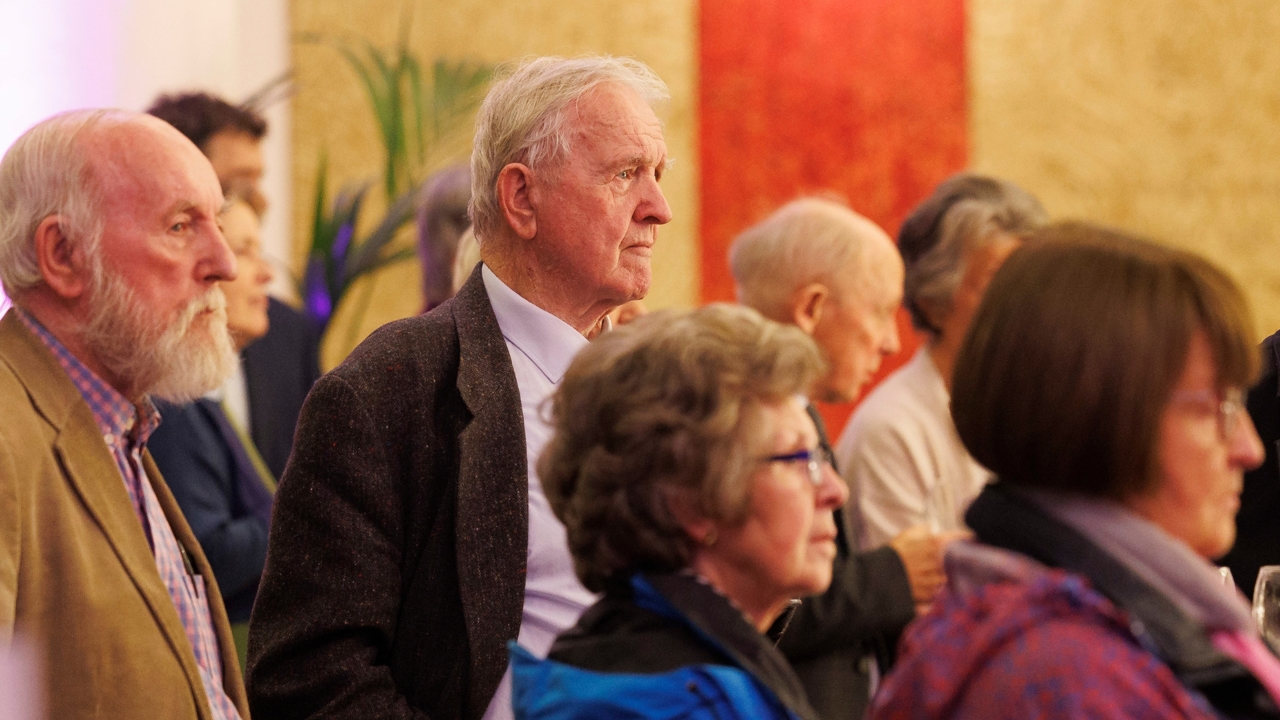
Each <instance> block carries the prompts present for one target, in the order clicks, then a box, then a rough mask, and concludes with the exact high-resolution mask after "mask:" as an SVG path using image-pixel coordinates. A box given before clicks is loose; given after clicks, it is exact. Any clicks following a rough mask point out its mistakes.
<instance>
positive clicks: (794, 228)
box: [729, 198, 903, 402]
mask: <svg viewBox="0 0 1280 720" xmlns="http://www.w3.org/2000/svg"><path fill="white" fill-rule="evenodd" d="M729 264H730V267H731V269H732V271H733V277H734V280H735V282H736V284H737V290H738V301H739V302H741V303H743V304H744V305H748V306H750V307H752V308H755V309H756V310H758V311H759V312H760V313H761V314H763V315H765V316H766V317H768V318H770V319H772V320H775V321H778V322H786V323H791V324H794V325H797V326H799V327H800V329H802V330H804V331H805V332H806V333H808V334H810V335H811V336H813V338H814V340H815V341H817V343H818V345H819V347H820V348H821V349H822V350H823V353H824V355H825V356H826V359H827V363H828V373H827V375H826V377H825V378H824V379H823V380H822V381H820V382H819V383H818V387H817V394H818V398H819V399H822V400H825V401H829V402H844V401H848V400H853V399H854V398H856V397H857V394H858V392H859V391H860V390H861V388H862V386H863V385H864V384H865V383H866V381H867V380H868V379H870V377H871V375H872V374H873V373H874V372H875V371H876V370H877V369H879V367H880V361H881V360H882V358H883V357H884V356H886V355H890V354H892V353H895V352H897V351H898V349H899V342H898V332H897V324H896V322H895V319H894V317H895V313H896V311H897V309H898V306H899V305H900V304H901V302H902V278H903V269H902V259H901V257H900V256H899V255H898V251H897V248H896V247H895V246H894V244H893V241H892V240H890V239H889V236H888V235H886V234H885V232H884V231H883V230H881V229H880V227H879V226H877V225H876V224H875V223H873V222H871V221H870V220H868V219H867V218H865V217H863V216H861V215H859V214H858V213H856V212H854V211H852V210H850V209H849V208H848V207H846V206H844V205H841V204H840V203H837V202H833V201H831V200H824V199H819V198H802V199H799V200H794V201H792V202H790V203H787V204H786V205H784V206H783V207H781V208H779V209H778V210H777V211H776V212H774V213H773V214H772V215H770V216H769V217H768V218H766V219H765V220H763V221H761V222H760V223H758V224H756V225H754V226H752V227H750V228H748V229H747V230H745V231H744V232H743V233H742V234H741V235H739V236H738V237H737V239H736V240H734V243H733V246H732V247H731V248H730V250H729Z"/></svg>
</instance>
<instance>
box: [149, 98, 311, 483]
mask: <svg viewBox="0 0 1280 720" xmlns="http://www.w3.org/2000/svg"><path fill="white" fill-rule="evenodd" d="M147 112H148V113H149V114H151V115H154V116H156V117H158V118H160V119H161V120H164V121H165V122H167V123H169V124H170V125H173V126H174V127H175V128H177V129H178V131H179V132H181V133H182V134H183V135H186V136H187V138H188V139H189V140H191V142H193V143H195V144H196V147H198V148H200V151H201V152H203V153H204V154H205V156H206V157H208V158H209V162H210V163H211V164H212V165H213V169H214V171H215V172H217V174H218V180H219V182H220V183H221V184H222V191H223V193H224V194H225V195H226V196H228V197H230V196H233V195H234V196H237V197H242V198H245V199H246V200H247V201H248V202H249V204H250V205H251V206H253V208H254V210H255V211H257V213H258V216H259V217H261V216H262V214H263V213H264V212H265V211H266V208H267V199H266V198H265V197H263V195H262V190H261V187H260V184H261V181H262V173H263V162H262V147H261V144H262V138H263V137H264V136H265V135H266V133H267V121H266V120H265V119H264V118H263V117H262V116H261V115H259V114H258V113H257V112H256V111H254V110H253V109H252V108H246V107H242V106H236V105H232V104H231V103H228V102H227V101H226V100H223V99H221V98H218V97H215V96H213V95H209V94H207V93H198V92H193V93H180V94H173V95H162V96H160V97H159V98H157V99H156V101H155V103H154V104H152V106H151V107H150V108H149V109H148V110H147ZM267 319H268V324H269V329H268V330H267V333H266V334H265V335H263V336H262V337H261V338H259V339H258V340H257V341H256V342H252V343H249V344H248V345H245V346H244V348H243V349H242V351H241V353H240V364H239V365H238V366H237V368H236V371H235V374H234V375H233V376H232V378H231V381H230V382H229V383H228V386H227V387H226V388H225V391H224V392H225V395H224V398H223V405H224V407H225V409H226V411H227V415H228V417H229V418H230V419H231V421H232V422H234V423H235V424H236V426H237V427H238V428H239V429H241V430H242V431H244V432H246V433H247V434H248V435H249V437H250V438H252V440H253V444H254V446H255V447H256V448H257V450H258V454H259V455H260V456H261V457H262V460H263V461H264V462H265V463H266V465H267V469H268V470H270V471H271V474H272V475H273V476H274V477H277V478H278V477H280V476H281V475H282V474H283V473H284V467H285V463H286V462H288V460H289V454H290V452H292V450H293V434H294V429H295V427H296V426H297V424H298V414H299V413H300V412H301V411H302V401H303V400H305V399H306V397H307V392H308V391H310V390H311V386H312V385H313V384H314V383H315V381H316V379H317V378H319V377H320V338H319V336H318V334H317V333H316V330H315V327H314V326H313V325H312V324H311V322H310V321H309V320H307V318H306V317H305V316H304V315H303V314H302V313H300V312H298V311H297V310H295V309H293V308H292V307H290V306H289V305H288V304H286V303H284V302H281V301H280V300H277V299H276V298H272V297H269V298H268V299H267Z"/></svg>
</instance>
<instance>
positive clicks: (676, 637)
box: [512, 305, 848, 720]
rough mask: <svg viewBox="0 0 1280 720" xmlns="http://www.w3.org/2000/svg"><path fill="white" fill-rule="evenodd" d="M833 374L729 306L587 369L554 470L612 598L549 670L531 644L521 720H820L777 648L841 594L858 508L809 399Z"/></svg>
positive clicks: (614, 343)
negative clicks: (813, 606)
mask: <svg viewBox="0 0 1280 720" xmlns="http://www.w3.org/2000/svg"><path fill="white" fill-rule="evenodd" d="M822 367H823V364H822V360H821V358H820V356H819V353H818V350H817V348H816V346H815V345H814V344H813V342H812V341H811V340H809V338H808V337H806V336H805V335H804V334H803V333H802V332H800V331H799V330H798V329H796V328H792V327H786V326H783V325H779V324H777V323H773V322H770V321H768V320H765V319H764V318H762V317H761V316H760V315H759V314H757V313H756V312H755V311H753V310H749V309H747V308H742V307H737V306H728V305H712V306H709V307H706V308H702V309H700V310H695V311H692V312H662V313H655V314H653V315H649V316H646V317H642V318H640V319H638V320H636V321H635V322H634V323H633V324H631V325H628V326H626V327H624V328H620V329H617V330H614V331H612V332H609V333H606V334H604V335H602V336H601V337H600V338H599V339H597V340H596V341H595V342H593V343H592V344H591V345H590V346H589V347H588V348H586V349H585V350H584V351H583V352H582V353H581V354H580V355H579V356H578V357H577V358H576V359H575V360H574V362H573V364H572V365H571V366H570V368H569V371H568V373H567V374H566V375H565V378H564V380H563V382H562V383H561V385H560V389H559V391H558V392H557V393H556V396H555V399H554V405H553V408H552V416H553V418H552V419H553V422H554V425H555V431H556V434H555V437H554V438H553V439H552V441H551V442H550V443H549V444H548V446H547V449H546V451H545V453H544V454H543V456H542V458H541V460H540V462H539V465H538V470H539V475H540V477H541V480H542V484H543V487H544V489H545V491H546V495H547V499H548V501H549V502H550V503H551V506H552V509H553V510H554V511H555V513H556V516H557V517H558V518H560V520H561V521H562V522H563V523H564V524H565V527H566V529H567V531H568V541H569V549H570V552H571V553H572V554H573V558H574V564H575V568H576V570H577V573H578V576H579V577H580V578H581V580H582V582H583V584H584V585H585V586H586V587H587V588H588V589H590V590H593V591H595V592H600V593H603V596H602V598H601V600H600V601H599V602H598V603H596V604H595V605H594V606H593V607H592V608H591V609H589V610H588V611H587V612H586V613H585V614H584V615H583V616H582V618H581V620H580V621H579V623H578V625H577V627H575V628H573V629H571V630H569V631H568V632H566V633H564V634H562V635H561V636H560V637H559V639H557V641H556V644H555V645H554V646H553V647H552V649H551V653H550V655H549V657H548V659H547V660H542V661H540V660H537V659H536V658H534V657H533V656H532V655H530V654H529V653H527V652H525V651H524V650H523V649H521V648H519V647H518V646H513V648H512V667H513V677H514V686H515V690H514V705H515V708H516V711H517V717H522V718H555V719H557V720H559V719H561V718H589V717H590V718H594V717H617V716H626V717H690V718H702V717H706V718H738V717H741V718H748V717H750V718H813V717H816V714H815V712H814V711H813V709H812V708H811V707H810V706H809V703H808V701H807V700H806V699H805V695H804V691H803V689H802V687H801V686H800V683H799V681H798V680H797V679H796V677H795V675H794V673H793V672H792V671H791V668H790V666H788V665H787V662H786V660H785V659H784V658H783V657H782V655H781V654H780V653H779V652H778V651H777V649H776V648H774V646H773V642H772V641H770V640H769V639H767V638H766V637H765V636H764V635H763V634H762V633H764V632H765V631H766V630H767V629H768V628H769V627H770V626H771V625H772V624H773V623H774V621H775V620H776V619H777V618H778V617H779V616H780V615H781V614H782V613H783V612H784V610H786V609H787V607H788V606H789V604H790V603H791V601H792V600H793V599H794V598H798V597H802V596H805V595H812V594H815V593H819V592H821V591H823V590H825V589H826V587H827V585H828V584H829V583H830V581H831V562H832V559H833V558H834V556H835V537H836V526H835V522H834V519H833V516H832V511H833V510H834V509H835V508H836V507H839V506H840V505H842V504H843V503H844V501H845V500H846V499H847V497H848V491H847V489H846V488H845V486H844V483H843V482H842V481H841V480H840V478H839V476H838V475H837V474H836V473H835V472H834V470H832V468H831V465H830V463H829V462H828V458H826V457H824V456H823V454H822V452H821V450H820V449H819V443H818V435H817V431H816V429H815V428H814V425H813V422H812V421H811V420H810V418H809V416H808V414H807V413H806V412H805V401H804V399H803V396H802V394H803V393H805V392H806V391H808V389H809V387H810V385H811V384H812V382H813V381H814V380H815V379H817V378H818V376H819V375H820V373H821V371H822Z"/></svg>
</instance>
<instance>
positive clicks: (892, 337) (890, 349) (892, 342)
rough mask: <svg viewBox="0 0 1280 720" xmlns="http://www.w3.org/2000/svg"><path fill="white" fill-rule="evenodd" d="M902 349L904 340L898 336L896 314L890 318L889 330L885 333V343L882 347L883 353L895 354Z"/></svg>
mask: <svg viewBox="0 0 1280 720" xmlns="http://www.w3.org/2000/svg"><path fill="white" fill-rule="evenodd" d="M901 349H902V342H901V340H900V339H899V338H898V318H897V316H896V313H895V316H894V317H892V318H890V320H889V332H887V333H885V337H884V343H883V345H881V347H880V353H881V354H882V355H893V354H894V353H896V352H898V351H899V350H901Z"/></svg>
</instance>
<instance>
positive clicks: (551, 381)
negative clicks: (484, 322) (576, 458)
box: [481, 267, 596, 720]
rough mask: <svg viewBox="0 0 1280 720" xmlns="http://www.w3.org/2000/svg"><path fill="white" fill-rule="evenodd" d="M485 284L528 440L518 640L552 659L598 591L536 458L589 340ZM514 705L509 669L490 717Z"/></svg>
mask: <svg viewBox="0 0 1280 720" xmlns="http://www.w3.org/2000/svg"><path fill="white" fill-rule="evenodd" d="M481 275H482V277H483V279H484V289H485V292H486V293H488V295H489V303H490V304H491V305H492V306H493V314H494V315H495V316H496V317H497V318H498V327H499V328H500V329H501V330H502V338H503V339H504V340H505V341H506V343H507V351H508V352H509V353H510V354H511V367H512V368H513V369H514V370H515V375H516V385H517V386H518V387H519V388H520V407H521V409H522V410H523V412H524V443H525V448H526V450H527V452H528V458H527V459H528V467H529V550H528V553H529V557H528V563H529V565H528V574H527V575H526V576H525V584H524V615H523V617H522V619H521V621H520V638H519V642H520V645H521V646H523V647H524V648H525V649H527V650H528V651H529V652H531V653H533V654H535V655H537V656H538V657H540V658H541V657H546V654H547V652H548V651H549V650H551V644H552V643H553V642H554V641H555V639H556V636H557V635H559V634H560V633H562V632H564V631H565V630H568V629H569V628H571V627H573V625H574V623H576V622H578V616H579V615H581V614H582V612H583V611H584V610H586V609H587V608H588V607H590V606H591V605H592V604H593V603H594V602H595V601H596V596H595V595H594V594H592V593H591V592H589V591H588V590H587V589H586V588H584V587H583V586H582V583H581V582H579V581H578V576H577V575H576V574H574V572H573V558H572V556H570V555H569V545H568V541H567V539H566V537H565V529H564V525H562V524H560V521H559V520H557V519H556V516H555V514H554V513H552V512H551V506H550V505H549V504H548V503H547V496H546V494H544V493H543V491H542V483H540V482H539V481H538V473H537V466H538V456H539V455H541V454H542V448H543V447H545V446H546V444H547V441H548V440H550V439H551V435H552V431H553V429H552V427H551V422H550V417H549V412H550V402H549V398H550V397H551V395H552V393H554V392H555V389H556V386H558V385H559V384H560V380H561V379H562V378H563V377H564V373H565V370H567V369H568V368H569V362H570V361H571V360H573V356H574V355H576V354H577V353H578V351H579V350H581V349H582V348H583V347H586V345H587V339H586V338H585V337H583V336H582V334H581V333H579V332H578V331H577V330H574V329H573V328H572V327H570V326H569V325H568V324H567V323H565V322H564V321H563V320H561V319H559V318H557V317H556V316H554V315H552V314H551V313H549V312H547V311H545V310H543V309H542V308H539V307H538V306H536V305H534V304H533V303H531V302H529V301H528V300H525V299H524V298H522V297H520V296H519V295H517V294H516V293H515V291H513V290H512V289H511V288H509V287H507V286H506V284H504V283H503V282H502V281H501V280H499V279H498V277H497V276H496V275H494V274H493V273H492V272H491V271H490V270H489V268H488V267H484V268H482V269H481ZM514 717H515V715H514V713H513V712H512V710H511V670H510V668H508V670H507V674H506V675H504V676H503V678H502V683H501V684H500V685H499V686H498V692H497V693H495V694H494V696H493V699H492V700H491V701H489V708H488V709H487V710H486V711H485V714H484V718H485V720H508V719H509V718H514Z"/></svg>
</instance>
